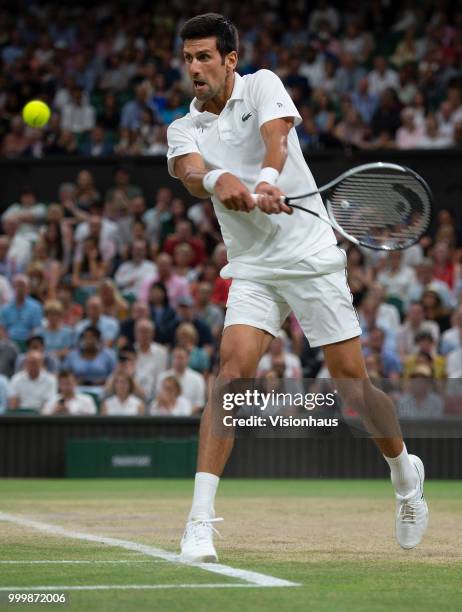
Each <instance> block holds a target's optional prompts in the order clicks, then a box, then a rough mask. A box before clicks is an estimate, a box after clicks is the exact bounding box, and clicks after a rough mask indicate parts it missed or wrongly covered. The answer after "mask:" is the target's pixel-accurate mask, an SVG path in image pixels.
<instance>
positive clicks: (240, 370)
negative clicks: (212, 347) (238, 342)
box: [219, 357, 255, 380]
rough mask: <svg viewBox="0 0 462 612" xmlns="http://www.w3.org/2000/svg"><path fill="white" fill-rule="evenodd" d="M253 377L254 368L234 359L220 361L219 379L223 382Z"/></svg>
mask: <svg viewBox="0 0 462 612" xmlns="http://www.w3.org/2000/svg"><path fill="white" fill-rule="evenodd" d="M254 376H255V368H254V367H250V366H249V365H247V364H245V363H242V361H240V360H239V359H236V358H235V357H234V358H232V359H227V360H225V361H222V363H221V366H220V372H219V377H220V378H221V379H224V380H236V379H238V378H253V377H254Z"/></svg>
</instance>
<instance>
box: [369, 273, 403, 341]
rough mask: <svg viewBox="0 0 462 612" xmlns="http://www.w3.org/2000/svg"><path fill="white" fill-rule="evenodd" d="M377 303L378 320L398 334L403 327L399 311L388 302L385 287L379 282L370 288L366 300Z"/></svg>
mask: <svg viewBox="0 0 462 612" xmlns="http://www.w3.org/2000/svg"><path fill="white" fill-rule="evenodd" d="M365 299H369V300H371V301H374V302H376V303H377V306H378V310H377V319H378V320H379V321H380V322H381V324H382V323H383V324H384V325H385V326H386V327H387V329H391V330H393V331H394V332H397V331H398V329H399V327H400V325H401V317H400V314H399V310H398V309H397V308H396V306H395V305H394V304H390V303H389V302H387V301H386V299H387V298H386V293H385V287H384V286H383V285H381V284H380V283H378V282H373V283H372V284H371V286H370V287H369V289H368V291H367V293H366V298H365Z"/></svg>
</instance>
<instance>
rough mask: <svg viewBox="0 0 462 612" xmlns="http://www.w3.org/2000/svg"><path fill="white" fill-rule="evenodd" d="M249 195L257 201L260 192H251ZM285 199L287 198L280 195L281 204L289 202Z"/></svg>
mask: <svg viewBox="0 0 462 612" xmlns="http://www.w3.org/2000/svg"><path fill="white" fill-rule="evenodd" d="M250 195H251V197H252V200H253V201H254V202H255V203H258V200H259V198H260V196H261V194H259V193H251V194H250ZM286 200H287V198H285V197H284V196H281V204H289V202H287V201H286Z"/></svg>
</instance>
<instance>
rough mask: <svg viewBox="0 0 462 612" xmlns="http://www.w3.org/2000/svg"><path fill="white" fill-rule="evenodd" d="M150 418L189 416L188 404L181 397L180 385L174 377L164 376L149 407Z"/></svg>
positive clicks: (190, 408) (190, 409) (189, 408)
mask: <svg viewBox="0 0 462 612" xmlns="http://www.w3.org/2000/svg"><path fill="white" fill-rule="evenodd" d="M149 414H150V415H152V416H190V415H191V414H192V407H191V404H190V402H189V401H188V400H187V399H186V398H185V397H183V395H181V385H180V383H179V382H178V380H177V379H176V378H175V376H166V377H165V378H164V379H163V380H162V383H161V386H160V390H159V393H158V394H157V397H156V398H155V400H154V401H153V402H152V403H151V405H150V407H149Z"/></svg>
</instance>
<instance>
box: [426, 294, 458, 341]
mask: <svg viewBox="0 0 462 612" xmlns="http://www.w3.org/2000/svg"><path fill="white" fill-rule="evenodd" d="M421 304H422V306H423V309H424V316H425V319H427V320H428V321H434V322H435V323H436V324H437V325H438V327H439V330H440V333H441V334H442V333H443V332H445V331H446V330H447V329H449V327H450V326H451V318H450V315H449V311H448V310H447V309H446V308H445V307H444V306H443V301H442V299H441V297H440V294H439V293H438V292H437V291H435V290H434V289H426V290H425V291H424V293H423V295H422V299H421Z"/></svg>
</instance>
